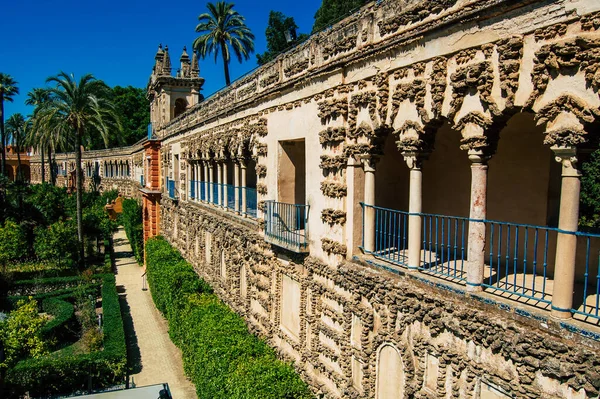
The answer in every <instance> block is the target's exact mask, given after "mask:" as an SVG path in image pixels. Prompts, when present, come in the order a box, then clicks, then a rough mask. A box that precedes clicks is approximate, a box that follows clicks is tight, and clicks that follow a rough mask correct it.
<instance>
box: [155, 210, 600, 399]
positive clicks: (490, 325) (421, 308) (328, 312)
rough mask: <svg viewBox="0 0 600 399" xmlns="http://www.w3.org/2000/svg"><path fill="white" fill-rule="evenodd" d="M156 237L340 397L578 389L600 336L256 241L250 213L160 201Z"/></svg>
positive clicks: (593, 392)
mask: <svg viewBox="0 0 600 399" xmlns="http://www.w3.org/2000/svg"><path fill="white" fill-rule="evenodd" d="M161 222H162V224H161V231H162V234H163V235H164V236H165V237H167V239H168V240H169V241H170V242H171V243H172V244H173V245H174V246H175V247H177V248H178V249H180V250H181V252H182V253H183V254H184V256H185V258H186V259H187V260H188V261H189V262H191V263H192V264H193V265H194V267H195V268H196V270H197V272H198V274H199V275H200V276H201V277H203V278H204V279H206V281H208V282H209V283H210V284H211V285H212V286H213V287H214V288H215V291H216V293H217V294H218V295H219V296H220V297H221V298H222V299H223V300H224V301H225V302H226V303H227V304H228V305H229V306H231V307H232V308H233V309H235V310H236V312H238V313H239V314H241V315H242V316H243V317H244V318H245V320H246V321H247V323H248V325H249V327H250V329H251V330H252V331H253V332H255V333H257V334H259V335H261V336H262V337H264V338H265V339H267V340H268V341H269V343H270V344H271V345H272V346H273V347H275V348H277V350H278V351H279V353H280V354H281V355H282V356H283V357H284V358H285V359H288V360H291V361H294V362H295V366H296V368H297V369H298V371H299V372H300V373H301V375H302V377H303V378H304V379H305V380H306V381H307V382H308V383H309V384H310V385H311V386H312V387H313V389H314V390H315V392H321V393H324V394H325V395H326V396H327V397H332V398H337V397H345V398H346V397H347V398H409V397H414V398H471V397H473V398H479V397H481V398H509V397H518V398H542V397H543V398H586V397H590V398H592V397H597V396H598V393H599V389H600V377H599V376H600V360H599V358H598V353H599V348H600V346H599V344H598V342H596V341H594V340H593V339H588V338H585V337H582V336H581V335H580V334H577V332H576V329H575V330H573V328H571V331H569V330H567V329H566V328H565V326H564V325H562V326H561V325H560V323H558V322H556V321H553V320H552V319H549V318H547V317H544V316H540V314H539V313H536V312H531V311H530V310H524V309H527V308H523V307H514V308H513V307H511V305H508V304H506V303H502V302H497V301H495V300H494V299H492V297H491V296H489V295H486V294H479V295H473V296H470V297H467V296H466V295H465V292H464V289H463V288H462V287H459V286H454V285H452V284H451V283H444V284H441V283H440V282H439V281H436V280H435V279H425V278H422V277H419V278H415V276H413V275H410V274H409V275H397V274H393V273H390V272H389V271H386V270H384V269H382V268H378V267H376V266H374V265H369V264H366V263H360V262H347V261H341V262H340V263H337V264H330V265H327V264H325V263H323V262H321V261H319V260H318V259H315V258H314V257H310V256H308V257H303V256H300V255H295V254H292V253H285V252H281V251H277V252H274V248H273V247H271V246H270V245H268V244H266V243H265V242H264V239H263V238H262V234H261V232H260V229H259V228H258V225H257V224H256V223H255V222H254V221H250V220H244V219H239V218H236V217H235V216H229V217H228V216H226V215H223V214H222V213H221V212H219V211H215V210H213V209H211V208H210V207H207V206H203V205H202V204H200V205H198V204H186V203H176V202H172V201H170V200H168V199H163V202H162V215H161Z"/></svg>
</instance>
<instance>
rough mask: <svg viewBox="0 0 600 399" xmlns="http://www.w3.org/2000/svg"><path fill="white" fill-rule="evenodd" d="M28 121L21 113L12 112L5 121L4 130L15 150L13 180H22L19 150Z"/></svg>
mask: <svg viewBox="0 0 600 399" xmlns="http://www.w3.org/2000/svg"><path fill="white" fill-rule="evenodd" d="M28 128H29V121H27V120H26V119H25V117H24V116H23V115H22V114H19V113H16V114H12V115H11V116H10V118H8V120H7V121H6V132H7V133H8V134H9V135H10V137H11V141H12V145H13V148H14V149H15V151H16V152H17V174H16V176H15V180H17V181H23V172H22V170H21V151H23V145H24V144H25V139H26V138H27V131H28Z"/></svg>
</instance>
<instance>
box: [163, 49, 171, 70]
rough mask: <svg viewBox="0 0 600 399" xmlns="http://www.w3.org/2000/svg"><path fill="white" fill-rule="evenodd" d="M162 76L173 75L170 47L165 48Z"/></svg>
mask: <svg viewBox="0 0 600 399" xmlns="http://www.w3.org/2000/svg"><path fill="white" fill-rule="evenodd" d="M162 75H171V57H170V56H169V46H165V54H164V60H163V67H162Z"/></svg>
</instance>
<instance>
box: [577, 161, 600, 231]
mask: <svg viewBox="0 0 600 399" xmlns="http://www.w3.org/2000/svg"><path fill="white" fill-rule="evenodd" d="M581 170H582V172H583V173H582V177H581V197H580V203H581V205H580V207H581V209H580V211H579V215H580V219H579V224H580V225H581V226H586V227H592V228H600V149H597V150H596V151H594V152H593V153H592V155H591V157H590V159H589V161H588V162H585V163H583V164H582V166H581Z"/></svg>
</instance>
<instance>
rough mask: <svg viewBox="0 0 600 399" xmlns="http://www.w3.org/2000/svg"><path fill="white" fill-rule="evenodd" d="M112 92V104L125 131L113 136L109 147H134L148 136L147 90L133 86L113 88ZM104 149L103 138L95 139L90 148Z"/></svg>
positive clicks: (148, 107) (148, 111)
mask: <svg viewBox="0 0 600 399" xmlns="http://www.w3.org/2000/svg"><path fill="white" fill-rule="evenodd" d="M112 92H113V96H112V102H113V104H114V105H115V110H116V112H117V115H118V116H119V119H120V120H121V123H122V125H123V130H122V132H121V134H120V135H116V134H111V136H110V137H109V143H108V147H109V148H113V147H120V146H126V145H133V144H135V143H137V142H138V141H140V140H141V139H143V138H145V137H146V135H147V134H148V124H149V123H150V103H149V102H148V99H147V98H146V90H145V89H140V88H138V87H133V86H127V87H121V86H115V87H113V88H112ZM111 133H114V132H111ZM103 147H104V143H103V142H102V139H101V137H94V138H93V140H92V142H91V145H90V148H91V149H93V150H97V149H100V148H103Z"/></svg>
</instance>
